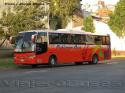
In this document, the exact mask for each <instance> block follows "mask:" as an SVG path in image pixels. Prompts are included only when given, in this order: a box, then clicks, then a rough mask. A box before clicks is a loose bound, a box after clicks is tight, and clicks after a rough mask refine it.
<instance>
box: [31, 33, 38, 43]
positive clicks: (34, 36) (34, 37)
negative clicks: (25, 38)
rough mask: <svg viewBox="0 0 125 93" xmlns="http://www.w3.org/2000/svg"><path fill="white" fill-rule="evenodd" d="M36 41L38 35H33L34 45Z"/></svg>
mask: <svg viewBox="0 0 125 93" xmlns="http://www.w3.org/2000/svg"><path fill="white" fill-rule="evenodd" d="M36 39H37V35H36V34H35V35H32V37H31V40H32V42H33V43H35V41H36Z"/></svg>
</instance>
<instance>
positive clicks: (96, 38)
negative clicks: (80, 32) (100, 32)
mask: <svg viewBox="0 0 125 93" xmlns="http://www.w3.org/2000/svg"><path fill="white" fill-rule="evenodd" d="M95 43H96V44H97V45H102V39H101V37H100V36H95Z"/></svg>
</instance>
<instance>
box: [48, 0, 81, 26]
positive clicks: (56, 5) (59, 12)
mask: <svg viewBox="0 0 125 93" xmlns="http://www.w3.org/2000/svg"><path fill="white" fill-rule="evenodd" d="M79 7H80V0H51V1H50V12H51V19H53V18H56V19H57V21H59V22H58V23H60V25H61V28H64V27H66V25H67V23H68V22H69V21H70V20H69V19H70V18H72V15H73V10H74V9H76V8H79ZM55 16H56V17H55Z"/></svg>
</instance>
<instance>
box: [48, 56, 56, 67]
mask: <svg viewBox="0 0 125 93" xmlns="http://www.w3.org/2000/svg"><path fill="white" fill-rule="evenodd" d="M56 65H57V59H56V57H55V56H51V57H50V58H49V66H50V67H54V66H56Z"/></svg>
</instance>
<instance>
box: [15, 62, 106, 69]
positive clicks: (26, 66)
mask: <svg viewBox="0 0 125 93" xmlns="http://www.w3.org/2000/svg"><path fill="white" fill-rule="evenodd" d="M103 64H105V63H98V64H89V63H88V62H84V63H83V64H81V65H76V64H74V63H66V64H59V65H56V66H54V67H50V66H48V65H38V66H37V67H32V66H31V65H19V66H17V67H16V68H18V69H48V68H62V67H65V68H67V67H81V66H94V65H95V66H96V65H103Z"/></svg>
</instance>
